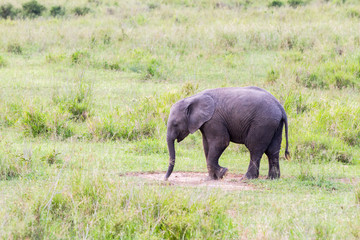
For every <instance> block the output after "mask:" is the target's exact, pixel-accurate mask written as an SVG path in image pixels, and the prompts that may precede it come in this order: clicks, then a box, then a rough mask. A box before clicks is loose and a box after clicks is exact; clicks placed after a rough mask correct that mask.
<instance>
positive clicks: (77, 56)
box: [71, 50, 89, 64]
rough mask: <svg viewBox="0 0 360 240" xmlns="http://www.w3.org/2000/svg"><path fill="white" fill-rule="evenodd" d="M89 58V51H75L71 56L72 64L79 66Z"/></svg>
mask: <svg viewBox="0 0 360 240" xmlns="http://www.w3.org/2000/svg"><path fill="white" fill-rule="evenodd" d="M88 57H89V53H88V52H87V51H80V50H78V51H75V52H74V53H73V54H71V62H72V63H73V64H78V63H81V62H83V61H84V60H85V59H86V58H88Z"/></svg>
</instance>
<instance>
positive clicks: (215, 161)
mask: <svg viewBox="0 0 360 240" xmlns="http://www.w3.org/2000/svg"><path fill="white" fill-rule="evenodd" d="M226 147H227V146H222V147H219V146H216V147H210V148H209V151H208V155H207V159H206V164H207V169H208V173H209V179H210V180H217V179H222V178H223V177H224V176H225V174H226V172H227V171H228V169H227V168H224V167H221V166H220V165H219V158H220V156H221V154H222V153H223V152H224V150H225V149H226Z"/></svg>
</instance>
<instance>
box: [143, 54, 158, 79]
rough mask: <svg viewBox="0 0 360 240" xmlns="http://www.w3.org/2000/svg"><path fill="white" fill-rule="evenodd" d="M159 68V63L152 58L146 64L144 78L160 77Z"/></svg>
mask: <svg viewBox="0 0 360 240" xmlns="http://www.w3.org/2000/svg"><path fill="white" fill-rule="evenodd" d="M159 67H160V62H159V61H158V60H156V59H154V58H153V59H150V60H149V61H148V63H147V66H146V70H145V72H144V74H145V76H144V78H145V79H151V78H153V77H155V78H159V77H161V73H160V70H159Z"/></svg>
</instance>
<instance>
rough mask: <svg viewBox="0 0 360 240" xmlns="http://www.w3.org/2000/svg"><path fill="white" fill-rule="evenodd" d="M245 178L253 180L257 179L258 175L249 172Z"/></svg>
mask: <svg viewBox="0 0 360 240" xmlns="http://www.w3.org/2000/svg"><path fill="white" fill-rule="evenodd" d="M245 177H246V178H247V179H255V178H258V177H259V173H251V172H247V173H246V174H245Z"/></svg>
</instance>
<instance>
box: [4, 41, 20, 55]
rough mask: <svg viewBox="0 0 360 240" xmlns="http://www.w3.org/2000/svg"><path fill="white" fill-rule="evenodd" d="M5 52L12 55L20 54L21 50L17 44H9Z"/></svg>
mask: <svg viewBox="0 0 360 240" xmlns="http://www.w3.org/2000/svg"><path fill="white" fill-rule="evenodd" d="M7 51H8V52H9V53H14V54H22V52H23V50H22V47H21V46H20V44H19V43H9V44H8V46H7Z"/></svg>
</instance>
